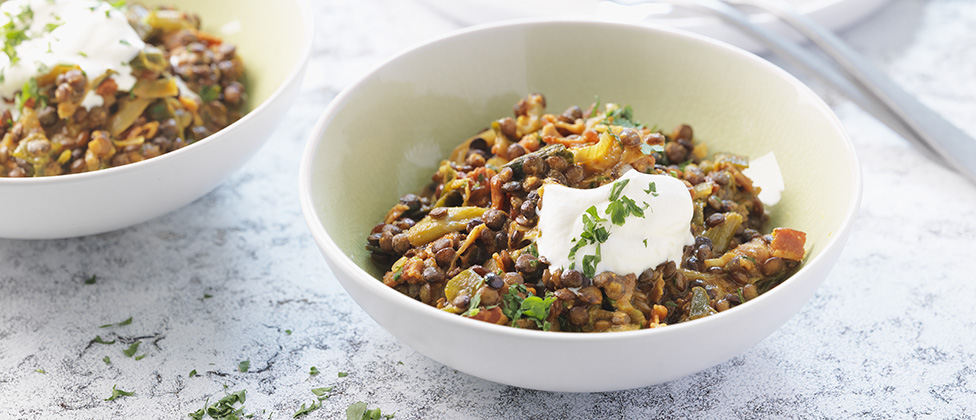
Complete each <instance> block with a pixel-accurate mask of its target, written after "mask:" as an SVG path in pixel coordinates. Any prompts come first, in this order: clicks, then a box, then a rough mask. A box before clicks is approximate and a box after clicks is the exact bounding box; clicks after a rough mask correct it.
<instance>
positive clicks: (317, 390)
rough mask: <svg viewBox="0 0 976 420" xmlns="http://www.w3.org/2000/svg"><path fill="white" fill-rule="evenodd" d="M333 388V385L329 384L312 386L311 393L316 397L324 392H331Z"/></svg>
mask: <svg viewBox="0 0 976 420" xmlns="http://www.w3.org/2000/svg"><path fill="white" fill-rule="evenodd" d="M333 389H334V387H331V386H326V387H322V388H312V393H313V394H315V396H317V397H322V396H324V395H325V394H327V393H329V392H332V390H333Z"/></svg>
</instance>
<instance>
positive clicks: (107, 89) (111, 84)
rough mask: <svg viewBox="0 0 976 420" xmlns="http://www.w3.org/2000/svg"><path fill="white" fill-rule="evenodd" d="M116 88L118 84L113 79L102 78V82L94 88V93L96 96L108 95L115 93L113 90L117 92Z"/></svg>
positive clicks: (117, 88)
mask: <svg viewBox="0 0 976 420" xmlns="http://www.w3.org/2000/svg"><path fill="white" fill-rule="evenodd" d="M118 90H119V85H118V84H117V83H115V79H112V78H105V80H103V81H102V83H100V84H99V85H98V87H97V88H95V93H96V94H97V95H98V96H110V95H115V92H118Z"/></svg>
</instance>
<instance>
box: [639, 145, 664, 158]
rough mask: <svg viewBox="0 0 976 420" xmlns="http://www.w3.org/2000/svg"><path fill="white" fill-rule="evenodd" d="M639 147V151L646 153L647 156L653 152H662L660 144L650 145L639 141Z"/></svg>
mask: <svg viewBox="0 0 976 420" xmlns="http://www.w3.org/2000/svg"><path fill="white" fill-rule="evenodd" d="M640 149H641V153H643V154H645V155H648V156H650V155H651V154H653V153H655V152H656V153H664V146H662V145H660V144H655V145H653V146H651V145H650V144H647V143H641V147H640Z"/></svg>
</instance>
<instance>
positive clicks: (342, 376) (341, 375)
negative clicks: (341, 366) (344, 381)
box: [339, 372, 349, 378]
mask: <svg viewBox="0 0 976 420" xmlns="http://www.w3.org/2000/svg"><path fill="white" fill-rule="evenodd" d="M346 376H349V374H348V373H346V372H339V377H340V378H345V377H346Z"/></svg>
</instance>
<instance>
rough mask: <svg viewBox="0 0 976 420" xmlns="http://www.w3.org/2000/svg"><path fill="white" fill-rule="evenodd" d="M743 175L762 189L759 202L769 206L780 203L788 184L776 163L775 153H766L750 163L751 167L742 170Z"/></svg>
mask: <svg viewBox="0 0 976 420" xmlns="http://www.w3.org/2000/svg"><path fill="white" fill-rule="evenodd" d="M742 174H743V175H745V176H747V177H749V178H750V179H752V185H754V186H757V187H759V188H761V189H760V190H759V195H758V197H759V201H762V202H763V204H765V205H767V206H772V205H774V204H776V203H779V199H780V196H781V195H782V194H783V190H785V189H786V184H785V183H784V182H783V173H782V171H780V169H779V164H778V163H777V162H776V155H775V154H773V152H769V153H766V154H765V155H762V156H760V157H757V158H755V159H752V160H750V161H749V167H748V168H746V169H743V170H742Z"/></svg>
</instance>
